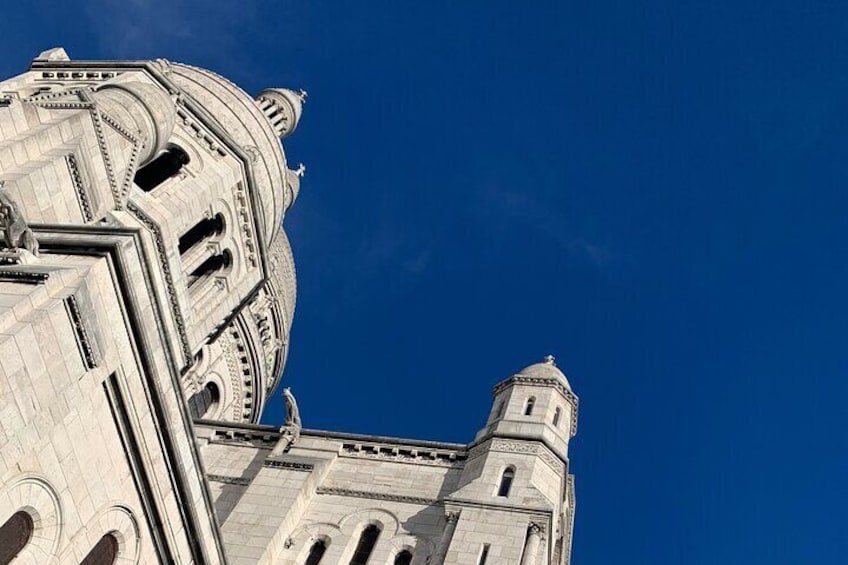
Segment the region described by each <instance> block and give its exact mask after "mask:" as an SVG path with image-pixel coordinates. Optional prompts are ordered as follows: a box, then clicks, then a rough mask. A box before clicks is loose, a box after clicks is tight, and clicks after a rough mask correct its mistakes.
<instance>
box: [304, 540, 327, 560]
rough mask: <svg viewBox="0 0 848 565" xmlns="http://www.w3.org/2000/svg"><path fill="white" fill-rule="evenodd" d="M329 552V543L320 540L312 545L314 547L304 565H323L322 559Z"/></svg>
mask: <svg viewBox="0 0 848 565" xmlns="http://www.w3.org/2000/svg"><path fill="white" fill-rule="evenodd" d="M326 551H327V542H325V541H324V540H320V539H319V540H318V541H316V542H315V543H313V544H312V547H311V548H310V550H309V555H308V556H307V557H306V563H305V564H304V565H318V564H319V563H321V558H322V557H324V553H325V552H326Z"/></svg>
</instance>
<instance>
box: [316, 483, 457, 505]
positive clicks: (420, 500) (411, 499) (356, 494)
mask: <svg viewBox="0 0 848 565" xmlns="http://www.w3.org/2000/svg"><path fill="white" fill-rule="evenodd" d="M315 492H316V493H317V494H328V495H335V496H348V497H353V498H370V499H372V500H386V501H390V502H407V503H409V504H424V505H427V506H433V505H436V504H443V503H442V502H441V501H440V500H438V499H435V498H424V497H419V496H404V495H400V494H389V493H383V492H371V491H366V490H354V489H346V488H337V487H318V488H317V489H316V490H315Z"/></svg>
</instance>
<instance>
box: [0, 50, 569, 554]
mask: <svg viewBox="0 0 848 565" xmlns="http://www.w3.org/2000/svg"><path fill="white" fill-rule="evenodd" d="M305 101H306V93H305V92H303V91H297V90H290V89H286V88H269V89H267V90H264V91H262V92H260V93H259V94H258V95H256V96H255V97H253V96H250V95H248V94H247V93H246V92H244V91H243V90H241V89H240V88H239V87H238V86H236V85H235V84H233V83H231V82H230V81H228V80H227V79H226V78H224V77H221V76H219V75H217V74H215V73H213V72H211V71H208V70H205V69H200V68H197V67H192V66H189V65H184V64H178V63H172V62H169V61H166V60H163V59H159V60H155V61H73V60H71V59H70V58H69V57H68V55H67V53H66V52H65V51H64V50H63V49H61V48H56V49H50V50H48V51H45V52H43V53H41V54H40V55H39V56H38V57H37V58H36V59H35V60H33V61H32V63H31V65H30V67H29V69H28V70H26V71H25V72H23V73H22V74H20V75H18V76H15V77H13V78H10V79H7V80H4V81H2V82H0V233H2V237H0V565H5V564H9V563H14V564H16V565H17V564H26V565H53V564H55V565H65V564H73V565H79V564H82V565H112V564H116V565H117V564H120V565H133V564H141V565H148V564H157V563H159V564H171V563H173V564H196V565H219V564H221V565H223V564H231V565H253V564H264V565H318V564H321V565H365V564H368V565H393V564H394V565H398V564H399V565H410V564H412V565H424V564H428V565H442V564H446V565H501V564H503V565H568V564H569V563H570V556H571V536H572V530H573V524H574V510H575V502H574V477H573V475H571V474H570V473H569V460H568V444H569V441H570V439H571V438H572V437H573V436H574V435H575V433H576V432H577V397H576V396H575V394H574V393H573V392H572V390H571V386H570V385H569V382H568V380H567V379H566V377H565V375H564V374H563V372H562V371H561V370H560V369H559V368H558V367H557V366H556V363H555V361H554V359H553V357H550V356H548V357H546V358H545V359H544V360H542V361H540V362H538V363H535V364H531V365H529V366H528V367H526V368H524V369H522V370H520V371H518V372H516V373H514V374H512V376H509V377H507V378H505V379H503V380H501V381H500V382H499V383H498V384H497V385H496V386H495V387H494V392H493V397H492V405H491V410H490V412H489V414H488V418H487V420H486V424H485V427H484V428H482V429H481V430H479V431H477V433H476V436H475V437H474V439H473V440H472V441H471V442H470V443H468V444H455V443H444V442H439V441H433V440H431V439H401V438H394V437H383V436H371V435H360V434H353V433H346V432H331V431H323V430H313V429H308V428H304V427H303V426H302V425H301V418H300V414H299V411H298V408H297V403H296V401H295V398H294V396H293V395H292V393H291V391H290V390H288V389H287V388H283V387H282V386H280V381H281V379H282V378H283V376H284V369H285V364H286V357H287V355H288V351H289V334H290V331H291V326H292V320H293V314H294V310H295V300H296V278H295V267H294V260H293V257H292V251H291V247H290V245H289V241H288V238H287V236H286V232H285V227H284V226H285V217H286V213H287V212H288V210H289V209H290V208H291V207H292V206H294V205H295V203H296V200H297V198H298V193H299V189H300V183H301V179H302V177H303V175H304V170H305V167H303V166H302V165H299V166H292V164H291V163H289V162H288V161H287V159H286V155H285V152H284V147H283V143H285V139H286V138H287V137H288V136H290V135H294V134H296V129H297V127H298V122H299V121H300V118H301V113H302V111H303V108H304V105H305ZM304 315H308V312H307V313H305V314H304ZM504 374H509V372H508V368H507V369H506V370H505V373H504ZM497 377H498V376H497V375H494V376H493V379H492V382H495V381H496V380H497ZM364 386H365V387H367V383H364ZM480 393H481V394H486V391H480ZM274 394H282V395H283V396H284V398H285V400H286V406H287V415H286V420H285V422H281V423H280V424H279V425H276V426H269V425H263V424H259V421H260V418H261V415H262V411H263V408H264V406H265V405H266V403H267V402H268V399H269V398H271V396H272V395H274ZM480 416H481V419H482V418H483V417H484V416H485V415H483V414H481V415H480ZM351 426H352V427H354V426H355V422H352V423H351ZM473 432H474V431H473V430H469V437H470V436H471V435H472V434H473Z"/></svg>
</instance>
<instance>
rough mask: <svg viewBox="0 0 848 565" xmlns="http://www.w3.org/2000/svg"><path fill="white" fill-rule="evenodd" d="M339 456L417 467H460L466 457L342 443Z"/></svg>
mask: <svg viewBox="0 0 848 565" xmlns="http://www.w3.org/2000/svg"><path fill="white" fill-rule="evenodd" d="M339 455H341V456H342V457H356V458H367V459H386V460H392V461H397V462H398V463H414V464H417V465H436V466H440V467H445V466H446V467H461V466H462V465H463V464H464V463H465V460H466V459H467V458H468V455H467V454H465V453H457V452H455V451H437V450H431V449H416V448H408V447H398V446H393V445H379V444H363V443H344V444H342V447H341V450H340V451H339Z"/></svg>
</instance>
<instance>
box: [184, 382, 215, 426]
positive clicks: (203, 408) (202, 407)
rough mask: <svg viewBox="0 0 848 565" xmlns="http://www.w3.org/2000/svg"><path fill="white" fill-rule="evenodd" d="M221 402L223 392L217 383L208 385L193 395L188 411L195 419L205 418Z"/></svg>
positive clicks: (189, 400) (189, 401)
mask: <svg viewBox="0 0 848 565" xmlns="http://www.w3.org/2000/svg"><path fill="white" fill-rule="evenodd" d="M220 401H221V392H220V391H219V390H218V385H216V384H215V383H206V386H205V387H203V390H201V391H199V392H196V393H194V394H193V395H191V398H189V399H188V409H189V412H190V413H191V416H192V417H193V418H205V417H206V416H207V415H209V414H211V412H212V411H213V409H214V408H215V407H216V406H217V405H218V403H219V402H220Z"/></svg>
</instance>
